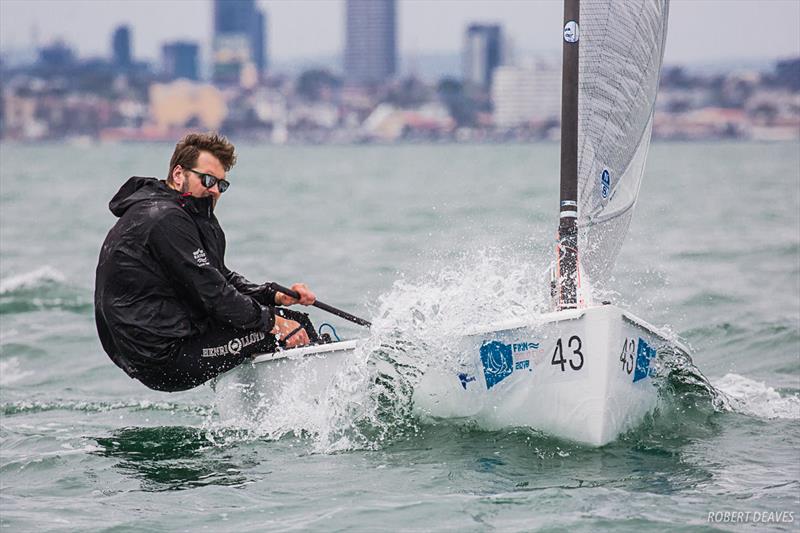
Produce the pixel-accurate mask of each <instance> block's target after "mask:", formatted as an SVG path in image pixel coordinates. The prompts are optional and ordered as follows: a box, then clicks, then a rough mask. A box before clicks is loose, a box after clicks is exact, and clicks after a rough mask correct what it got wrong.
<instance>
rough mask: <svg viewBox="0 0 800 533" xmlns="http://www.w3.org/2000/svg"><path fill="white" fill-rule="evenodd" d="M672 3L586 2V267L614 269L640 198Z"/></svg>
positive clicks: (582, 121) (581, 155) (595, 274)
mask: <svg viewBox="0 0 800 533" xmlns="http://www.w3.org/2000/svg"><path fill="white" fill-rule="evenodd" d="M668 11H669V3H668V0H625V1H624V2H620V1H614V0H581V4H580V19H581V43H580V65H579V69H580V83H579V126H578V213H579V218H578V227H579V246H578V248H579V249H580V251H581V252H580V253H581V265H582V267H583V269H584V270H585V272H586V273H587V275H588V276H589V278H590V279H591V280H592V281H593V282H595V281H598V280H602V278H603V277H605V276H606V275H607V274H608V272H609V271H610V269H611V268H612V267H613V265H614V262H615V260H616V256H617V254H618V252H619V249H620V246H621V245H622V242H623V240H624V238H625V234H626V233H627V229H628V226H629V224H630V220H631V217H632V215H633V208H634V206H635V204H636V199H637V197H638V194H639V188H640V185H641V179H642V174H643V172H644V165H645V160H646V157H647V151H648V148H649V144H650V133H651V130H652V119H653V111H654V108H655V97H656V92H657V89H658V81H659V74H660V70H661V62H662V58H663V53H664V44H665V38H666V31H667V15H668Z"/></svg>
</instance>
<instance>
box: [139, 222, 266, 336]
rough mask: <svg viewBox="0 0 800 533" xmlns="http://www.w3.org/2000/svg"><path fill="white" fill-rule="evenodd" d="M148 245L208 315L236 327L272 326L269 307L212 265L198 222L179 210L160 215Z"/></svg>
mask: <svg viewBox="0 0 800 533" xmlns="http://www.w3.org/2000/svg"><path fill="white" fill-rule="evenodd" d="M149 245H150V248H151V250H152V252H153V254H154V255H155V256H156V259H157V260H158V261H159V262H160V263H161V265H163V267H164V269H165V270H166V272H167V274H168V275H169V277H170V278H171V280H172V282H173V283H174V284H175V285H177V286H179V287H181V288H182V289H183V290H182V292H183V293H185V294H186V295H188V297H189V298H192V299H193V300H194V301H195V302H196V303H198V304H199V305H201V306H202V307H203V309H204V310H205V311H206V313H208V314H209V315H210V316H212V317H214V318H216V319H217V320H219V321H220V322H223V323H225V324H230V325H231V326H234V327H237V328H258V329H261V330H264V331H270V330H272V328H273V326H274V323H275V317H274V314H273V313H272V311H271V309H269V308H268V307H263V306H262V305H261V304H260V302H259V301H257V300H256V299H254V298H251V297H250V296H248V295H246V294H243V293H242V292H240V291H239V290H237V288H236V286H235V285H234V284H233V283H231V282H229V281H228V280H227V279H226V277H225V276H224V275H223V273H222V272H220V271H219V270H217V268H216V267H214V266H212V265H211V263H210V261H209V260H208V258H207V257H206V251H205V249H204V247H203V243H202V241H201V240H200V235H199V234H198V231H197V226H195V224H194V222H192V221H191V220H190V219H188V218H187V217H186V216H184V215H183V214H182V213H179V212H174V213H169V214H167V215H166V216H165V217H164V218H162V219H161V220H160V221H159V222H158V223H157V224H156V226H155V227H154V228H153V230H152V231H151V233H150V239H149Z"/></svg>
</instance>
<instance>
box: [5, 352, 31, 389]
mask: <svg viewBox="0 0 800 533" xmlns="http://www.w3.org/2000/svg"><path fill="white" fill-rule="evenodd" d="M33 374H34V372H33V371H30V370H23V369H22V368H20V364H19V358H18V357H9V358H8V359H2V360H0V386H3V387H6V386H8V385H11V384H12V383H16V382H17V381H20V380H23V379H25V378H26V377H28V376H31V375H33Z"/></svg>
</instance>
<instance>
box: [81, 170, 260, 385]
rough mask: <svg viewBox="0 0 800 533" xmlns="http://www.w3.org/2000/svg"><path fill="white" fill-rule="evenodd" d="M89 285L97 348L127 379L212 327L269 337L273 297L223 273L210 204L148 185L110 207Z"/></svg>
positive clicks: (126, 190) (136, 186)
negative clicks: (111, 222) (253, 330)
mask: <svg viewBox="0 0 800 533" xmlns="http://www.w3.org/2000/svg"><path fill="white" fill-rule="evenodd" d="M109 208H110V209H111V212H112V213H114V215H116V216H118V217H119V220H118V221H117V223H116V224H115V225H114V227H113V228H111V231H109V232H108V236H107V237H106V240H105V242H104V243H103V248H102V250H101V251H100V260H99V262H98V264H97V274H96V278H95V293H94V310H95V321H96V323H97V332H98V334H99V335H100V341H101V342H102V344H103V349H104V350H105V351H106V353H107V354H108V355H109V357H111V359H112V360H113V361H114V362H115V363H116V364H117V365H118V366H119V367H121V368H122V369H123V370H125V372H127V373H128V374H129V375H131V376H134V375H135V374H136V369H137V368H142V367H143V366H146V367H151V366H152V365H160V364H164V363H167V361H168V360H169V358H170V355H171V353H172V351H173V350H174V349H175V348H176V347H177V345H178V344H179V343H180V341H181V340H182V339H185V338H187V337H193V336H195V335H198V334H201V333H204V332H206V331H207V330H208V329H209V328H210V327H212V325H213V324H215V323H216V324H227V325H230V326H233V327H237V328H258V329H261V330H263V331H269V330H270V329H272V327H273V324H274V320H275V319H274V314H273V313H274V310H273V308H272V306H273V305H274V302H275V291H274V290H272V289H271V288H270V287H269V285H268V284H265V285H255V284H253V283H250V282H249V281H247V280H246V279H245V278H244V277H242V276H240V275H239V274H237V273H236V272H232V271H230V270H228V268H227V267H226V266H225V234H224V233H223V231H222V228H221V227H220V225H219V222H217V217H215V216H214V213H213V204H212V199H211V198H210V197H209V198H194V197H192V196H183V195H181V194H180V193H179V192H178V191H175V190H173V189H171V188H170V187H168V186H167V184H166V183H165V182H164V181H159V180H157V179H155V178H141V177H133V178H130V179H129V180H128V181H127V182H125V184H124V185H123V186H122V188H121V189H120V190H119V192H117V194H116V195H115V196H114V198H112V199H111V202H110V203H109Z"/></svg>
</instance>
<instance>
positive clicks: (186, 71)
mask: <svg viewBox="0 0 800 533" xmlns="http://www.w3.org/2000/svg"><path fill="white" fill-rule="evenodd" d="M197 50H198V46H197V44H196V43H190V42H186V41H175V42H171V43H166V44H165V45H164V46H163V47H161V57H162V62H163V67H164V74H166V76H167V77H169V78H171V79H175V78H187V79H190V80H196V79H198V76H197Z"/></svg>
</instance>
